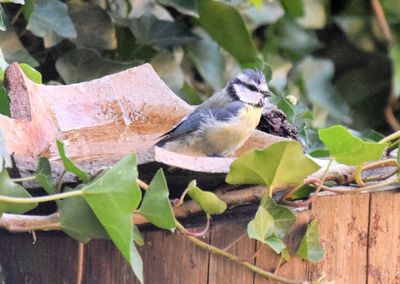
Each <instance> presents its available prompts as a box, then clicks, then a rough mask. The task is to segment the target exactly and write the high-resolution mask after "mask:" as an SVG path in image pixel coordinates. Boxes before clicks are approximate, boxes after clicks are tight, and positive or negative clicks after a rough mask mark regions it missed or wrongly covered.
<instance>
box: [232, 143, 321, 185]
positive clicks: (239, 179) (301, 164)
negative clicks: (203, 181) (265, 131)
mask: <svg viewBox="0 0 400 284" xmlns="http://www.w3.org/2000/svg"><path fill="white" fill-rule="evenodd" d="M319 168H320V167H319V166H318V165H317V164H316V163H315V162H313V161H312V160H311V159H309V158H307V157H306V156H305V155H304V153H303V149H302V147H301V145H300V144H299V143H298V142H296V141H282V142H278V143H275V144H273V145H271V146H269V147H268V148H266V149H264V150H254V151H251V152H248V153H245V154H244V155H241V156H240V157H239V158H237V159H236V160H235V161H234V162H233V163H232V165H231V167H230V170H229V173H228V175H227V177H226V182H227V183H230V184H265V185H268V186H270V187H271V188H273V187H276V186H283V185H288V184H302V183H303V181H304V178H305V177H307V176H308V175H310V174H312V173H314V172H316V171H317V170H318V169H319Z"/></svg>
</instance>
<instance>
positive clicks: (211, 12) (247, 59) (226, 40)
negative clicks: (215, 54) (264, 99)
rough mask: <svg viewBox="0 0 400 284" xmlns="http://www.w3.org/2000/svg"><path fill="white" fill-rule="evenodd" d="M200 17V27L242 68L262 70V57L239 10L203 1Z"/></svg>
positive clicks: (200, 5)
mask: <svg viewBox="0 0 400 284" xmlns="http://www.w3.org/2000/svg"><path fill="white" fill-rule="evenodd" d="M216 15H218V16H216ZM199 16H200V17H199V19H198V21H199V23H200V25H201V26H202V27H203V28H204V29H205V30H206V31H207V32H208V33H209V34H210V35H211V37H212V38H213V39H214V40H215V41H216V42H217V43H218V44H219V45H220V46H221V47H222V48H224V49H225V50H226V51H227V52H228V53H230V54H231V55H232V56H233V57H234V58H235V59H236V60H237V61H238V62H239V63H240V65H241V66H242V67H252V68H260V69H262V66H263V60H262V57H261V55H260V54H259V52H258V50H257V48H256V47H255V45H254V43H253V41H252V39H251V35H250V32H249V30H248V29H247V27H246V25H245V23H244V20H243V18H242V16H241V15H240V13H239V12H238V10H236V9H235V8H234V7H233V6H231V5H228V4H225V3H223V2H217V1H211V0H203V1H199Z"/></svg>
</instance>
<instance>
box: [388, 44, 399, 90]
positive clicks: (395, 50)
mask: <svg viewBox="0 0 400 284" xmlns="http://www.w3.org/2000/svg"><path fill="white" fill-rule="evenodd" d="M390 58H391V59H392V62H393V65H392V66H393V94H394V95H395V96H396V97H400V44H397V45H395V46H393V47H392V48H391V49H390Z"/></svg>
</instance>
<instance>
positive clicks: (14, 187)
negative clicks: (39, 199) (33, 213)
mask: <svg viewBox="0 0 400 284" xmlns="http://www.w3.org/2000/svg"><path fill="white" fill-rule="evenodd" d="M2 163H3V169H2V171H1V173H0V195H3V196H11V197H23V198H30V197H32V196H31V195H30V194H29V193H28V192H27V191H26V190H25V189H24V188H23V187H22V186H20V185H19V184H16V183H15V182H13V181H12V180H11V179H10V176H9V175H8V173H7V169H6V168H5V166H4V162H3V161H2ZM37 205H38V204H37V203H36V202H35V203H30V204H15V203H8V202H0V216H1V215H2V214H3V213H4V212H8V213H17V214H23V213H25V212H27V211H29V210H32V209H33V208H35V207H36V206H37Z"/></svg>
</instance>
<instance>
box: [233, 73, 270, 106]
mask: <svg viewBox="0 0 400 284" xmlns="http://www.w3.org/2000/svg"><path fill="white" fill-rule="evenodd" d="M227 93H228V95H229V96H230V97H231V98H232V99H233V100H240V101H242V102H244V103H247V104H251V105H254V106H259V107H263V106H264V100H265V99H266V98H267V97H269V96H271V92H270V91H269V89H268V86H267V82H266V81H265V76H264V74H263V73H262V72H261V71H259V70H253V69H245V70H243V71H242V72H240V73H239V74H238V75H236V77H235V78H233V79H232V80H231V81H230V82H229V83H228V86H227Z"/></svg>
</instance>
